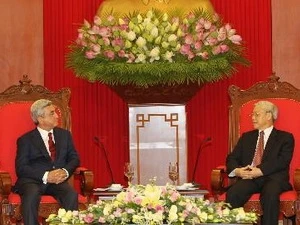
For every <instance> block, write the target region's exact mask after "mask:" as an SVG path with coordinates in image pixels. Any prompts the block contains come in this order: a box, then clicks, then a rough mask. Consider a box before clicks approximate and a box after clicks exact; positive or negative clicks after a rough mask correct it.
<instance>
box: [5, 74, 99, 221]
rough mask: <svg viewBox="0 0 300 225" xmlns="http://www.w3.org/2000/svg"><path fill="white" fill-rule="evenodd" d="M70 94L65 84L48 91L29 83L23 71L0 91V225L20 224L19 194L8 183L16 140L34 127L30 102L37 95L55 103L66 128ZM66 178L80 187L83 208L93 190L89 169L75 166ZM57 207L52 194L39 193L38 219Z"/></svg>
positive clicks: (12, 179)
mask: <svg viewBox="0 0 300 225" xmlns="http://www.w3.org/2000/svg"><path fill="white" fill-rule="evenodd" d="M70 94H71V92H70V89H68V88H64V89H61V90H59V91H57V92H52V91H50V90H48V89H47V88H45V87H43V86H41V85H32V84H31V80H30V79H29V78H28V77H27V76H26V75H25V76H24V77H23V79H22V80H21V81H20V84H18V85H13V86H11V87H9V88H7V89H6V90H5V91H4V92H2V93H0V225H4V224H5V225H7V224H20V223H21V221H22V215H21V213H20V203H21V202H20V197H19V195H18V194H15V193H13V192H11V187H12V185H13V184H14V182H15V181H16V174H15V155H16V140H17V138H18V137H19V136H20V135H22V134H24V133H25V132H27V131H29V130H31V129H33V128H34V127H35V125H34V124H33V122H32V120H31V118H30V106H31V104H32V103H33V102H34V101H35V100H38V99H41V98H45V99H49V100H51V101H52V102H53V103H54V104H55V105H56V106H57V114H58V115H59V126H60V127H62V128H65V129H68V130H70V129H71V118H70V108H69V99H70ZM69 182H70V183H71V184H74V185H75V184H77V185H76V186H77V187H79V188H80V190H79V191H78V192H79V193H80V194H79V208H80V209H84V208H86V207H87V205H88V203H89V200H90V197H91V194H92V191H93V173H92V172H91V171H89V170H87V169H85V168H78V169H77V170H76V172H75V174H74V176H72V177H71V178H70V179H69ZM58 209H59V204H58V203H57V202H56V200H55V199H54V198H52V197H51V196H43V197H42V199H41V204H40V207H39V216H40V217H41V221H43V218H47V217H48V216H49V214H50V213H57V210H58Z"/></svg>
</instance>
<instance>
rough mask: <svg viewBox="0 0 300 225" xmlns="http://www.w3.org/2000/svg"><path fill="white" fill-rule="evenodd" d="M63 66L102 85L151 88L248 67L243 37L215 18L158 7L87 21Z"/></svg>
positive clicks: (209, 78)
mask: <svg viewBox="0 0 300 225" xmlns="http://www.w3.org/2000/svg"><path fill="white" fill-rule="evenodd" d="M78 32H79V33H78V38H77V40H76V42H75V43H73V44H72V45H71V46H70V48H71V51H70V53H69V54H68V56H67V66H68V67H69V68H71V69H73V70H74V71H75V73H76V75H77V76H79V77H82V78H85V79H88V80H89V81H100V82H102V83H104V84H109V85H114V84H120V85H126V84H132V85H136V86H144V87H147V86H152V85H157V84H169V85H172V84H182V83H190V82H191V83H199V84H200V83H204V82H213V81H217V80H219V79H221V78H223V77H224V76H229V75H230V74H231V73H232V72H234V71H235V67H234V66H235V64H236V63H240V64H243V65H248V64H249V62H248V61H247V60H246V59H245V58H244V57H243V56H242V53H243V47H242V45H241V43H242V38H241V36H240V35H238V34H237V33H236V30H235V29H233V28H232V27H231V25H229V24H223V23H222V21H221V19H220V18H219V16H218V15H217V14H214V15H211V14H209V13H208V12H205V11H203V10H200V9H198V10H194V11H192V12H190V13H189V14H188V15H176V13H174V14H171V13H164V12H161V11H159V10H157V9H152V10H149V11H148V12H147V13H138V12H134V13H132V14H131V15H127V16H124V17H122V18H120V17H119V18H118V17H117V15H113V14H110V15H108V16H107V17H106V18H100V17H98V16H95V18H94V21H93V24H90V23H89V22H88V21H85V22H84V24H83V26H82V27H81V28H80V29H79V30H78Z"/></svg>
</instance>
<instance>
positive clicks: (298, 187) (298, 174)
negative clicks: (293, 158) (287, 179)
mask: <svg viewBox="0 0 300 225" xmlns="http://www.w3.org/2000/svg"><path fill="white" fill-rule="evenodd" d="M294 188H295V191H296V192H297V193H298V195H299V194H300V168H297V169H296V170H295V172H294Z"/></svg>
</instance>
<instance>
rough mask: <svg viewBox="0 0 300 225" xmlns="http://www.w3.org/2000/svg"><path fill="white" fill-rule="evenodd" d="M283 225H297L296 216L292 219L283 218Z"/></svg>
mask: <svg viewBox="0 0 300 225" xmlns="http://www.w3.org/2000/svg"><path fill="white" fill-rule="evenodd" d="M282 222H283V225H295V224H296V221H295V216H292V217H285V216H284V217H283V220H282Z"/></svg>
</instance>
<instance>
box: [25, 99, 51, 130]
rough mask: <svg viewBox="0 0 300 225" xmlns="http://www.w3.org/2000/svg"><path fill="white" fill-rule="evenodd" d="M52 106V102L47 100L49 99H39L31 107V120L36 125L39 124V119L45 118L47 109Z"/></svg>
mask: <svg viewBox="0 0 300 225" xmlns="http://www.w3.org/2000/svg"><path fill="white" fill-rule="evenodd" d="M50 105H52V101H50V100H47V99H39V100H37V101H35V102H34V103H33V104H32V105H31V107H30V112H31V119H32V120H33V122H34V123H35V124H38V123H39V121H38V117H40V116H43V115H44V113H45V111H44V109H45V107H47V106H50Z"/></svg>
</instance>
